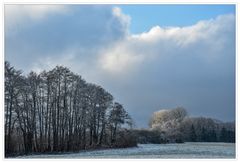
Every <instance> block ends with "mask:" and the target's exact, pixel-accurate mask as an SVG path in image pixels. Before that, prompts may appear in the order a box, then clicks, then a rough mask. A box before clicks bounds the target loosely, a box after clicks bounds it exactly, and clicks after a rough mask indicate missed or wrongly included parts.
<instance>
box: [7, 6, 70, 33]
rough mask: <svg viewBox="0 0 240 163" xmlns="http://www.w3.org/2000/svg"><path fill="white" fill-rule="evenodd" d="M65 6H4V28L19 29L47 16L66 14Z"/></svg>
mask: <svg viewBox="0 0 240 163" xmlns="http://www.w3.org/2000/svg"><path fill="white" fill-rule="evenodd" d="M66 12H67V7H66V6H65V5H14V4H11V5H5V27H6V29H7V30H9V29H8V28H19V26H27V25H30V24H31V23H33V22H32V21H40V20H42V19H44V18H46V17H47V16H49V14H58V13H66ZM11 30H12V29H11Z"/></svg>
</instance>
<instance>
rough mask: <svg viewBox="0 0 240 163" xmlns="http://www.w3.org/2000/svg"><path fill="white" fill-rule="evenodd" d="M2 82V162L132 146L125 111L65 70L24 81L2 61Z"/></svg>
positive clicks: (32, 75)
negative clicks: (8, 158)
mask: <svg viewBox="0 0 240 163" xmlns="http://www.w3.org/2000/svg"><path fill="white" fill-rule="evenodd" d="M4 80H5V124H4V125H5V126H4V128H5V156H8V155H13V154H21V153H24V154H28V153H32V152H62V151H78V150H85V149H91V148H103V147H106V148H108V147H127V146H136V142H135V139H134V138H133V135H132V132H131V126H132V124H133V121H132V119H131V117H130V115H129V114H128V113H127V111H126V110H125V109H124V107H123V106H122V105H121V104H120V103H118V102H114V98H113V96H112V95H111V94H110V93H109V92H107V91H106V90H105V89H103V88H102V87H101V86H98V85H96V84H91V83H87V82H86V81H85V80H84V79H82V77H81V76H80V75H78V74H75V73H73V72H71V71H70V70H69V69H68V68H66V67H62V66H57V67H55V68H53V69H52V70H50V71H42V72H41V73H39V74H37V73H35V72H30V73H29V74H28V75H23V74H22V72H21V71H20V70H16V69H15V68H14V67H12V66H11V65H10V63H9V62H7V61H6V62H5V78H4ZM123 140H124V141H123Z"/></svg>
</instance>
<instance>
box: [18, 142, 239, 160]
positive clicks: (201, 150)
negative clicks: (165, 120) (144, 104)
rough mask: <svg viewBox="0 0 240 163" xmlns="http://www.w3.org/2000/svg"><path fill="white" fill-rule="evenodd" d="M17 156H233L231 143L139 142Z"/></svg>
mask: <svg viewBox="0 0 240 163" xmlns="http://www.w3.org/2000/svg"><path fill="white" fill-rule="evenodd" d="M17 158H23V159H26V158H63V159H81V158H136V159H139V158H165V159H166V158H170V159H171V158H172V159H178V158H231V159H234V158H235V144H233V143H192V142H191V143H190V142H189V143H184V144H139V145H138V147H134V148H125V149H105V150H95V151H82V152H78V153H65V154H52V155H51V154H41V155H28V156H19V157H17Z"/></svg>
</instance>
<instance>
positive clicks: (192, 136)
mask: <svg viewBox="0 0 240 163" xmlns="http://www.w3.org/2000/svg"><path fill="white" fill-rule="evenodd" d="M190 134H191V135H190V137H191V141H192V142H196V141H197V135H196V131H195V128H194V126H193V125H192V126H191V133H190Z"/></svg>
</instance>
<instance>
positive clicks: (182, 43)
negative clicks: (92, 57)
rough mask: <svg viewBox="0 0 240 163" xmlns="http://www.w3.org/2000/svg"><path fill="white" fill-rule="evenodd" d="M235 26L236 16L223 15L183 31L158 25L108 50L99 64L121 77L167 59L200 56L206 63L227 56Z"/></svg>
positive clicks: (185, 28) (182, 29)
mask: <svg viewBox="0 0 240 163" xmlns="http://www.w3.org/2000/svg"><path fill="white" fill-rule="evenodd" d="M234 26H235V18H234V15H222V16H218V17H217V18H216V19H211V20H204V21H200V22H198V23H196V24H195V25H193V26H187V27H182V28H180V27H166V28H162V27H160V26H155V27H153V28H151V29H150V30H149V32H145V33H140V34H137V35H131V34H130V35H128V36H127V37H126V38H125V39H123V40H122V41H121V42H118V43H116V45H115V46H112V47H111V48H110V49H107V50H106V51H105V52H103V54H102V55H101V56H100V58H99V64H100V65H102V66H101V67H102V69H103V70H104V71H107V72H111V73H115V74H116V75H118V73H123V72H124V73H131V71H130V70H131V69H134V68H135V69H136V68H139V69H141V67H142V64H143V63H144V62H149V60H150V61H151V62H156V61H157V62H158V63H161V62H162V60H164V59H165V58H173V59H174V58H175V57H176V56H179V55H181V56H182V57H183V55H187V56H188V57H189V56H190V57H199V59H202V60H203V61H208V60H211V58H212V57H213V56H214V58H215V59H216V58H218V57H222V56H221V55H227V54H226V53H224V51H223V50H224V49H226V48H227V47H226V46H227V43H228V42H229V41H230V42H233V41H234V39H232V38H233V37H234V35H235V32H234V30H233V29H234ZM229 39H231V40H229ZM185 53H188V54H185Z"/></svg>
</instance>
